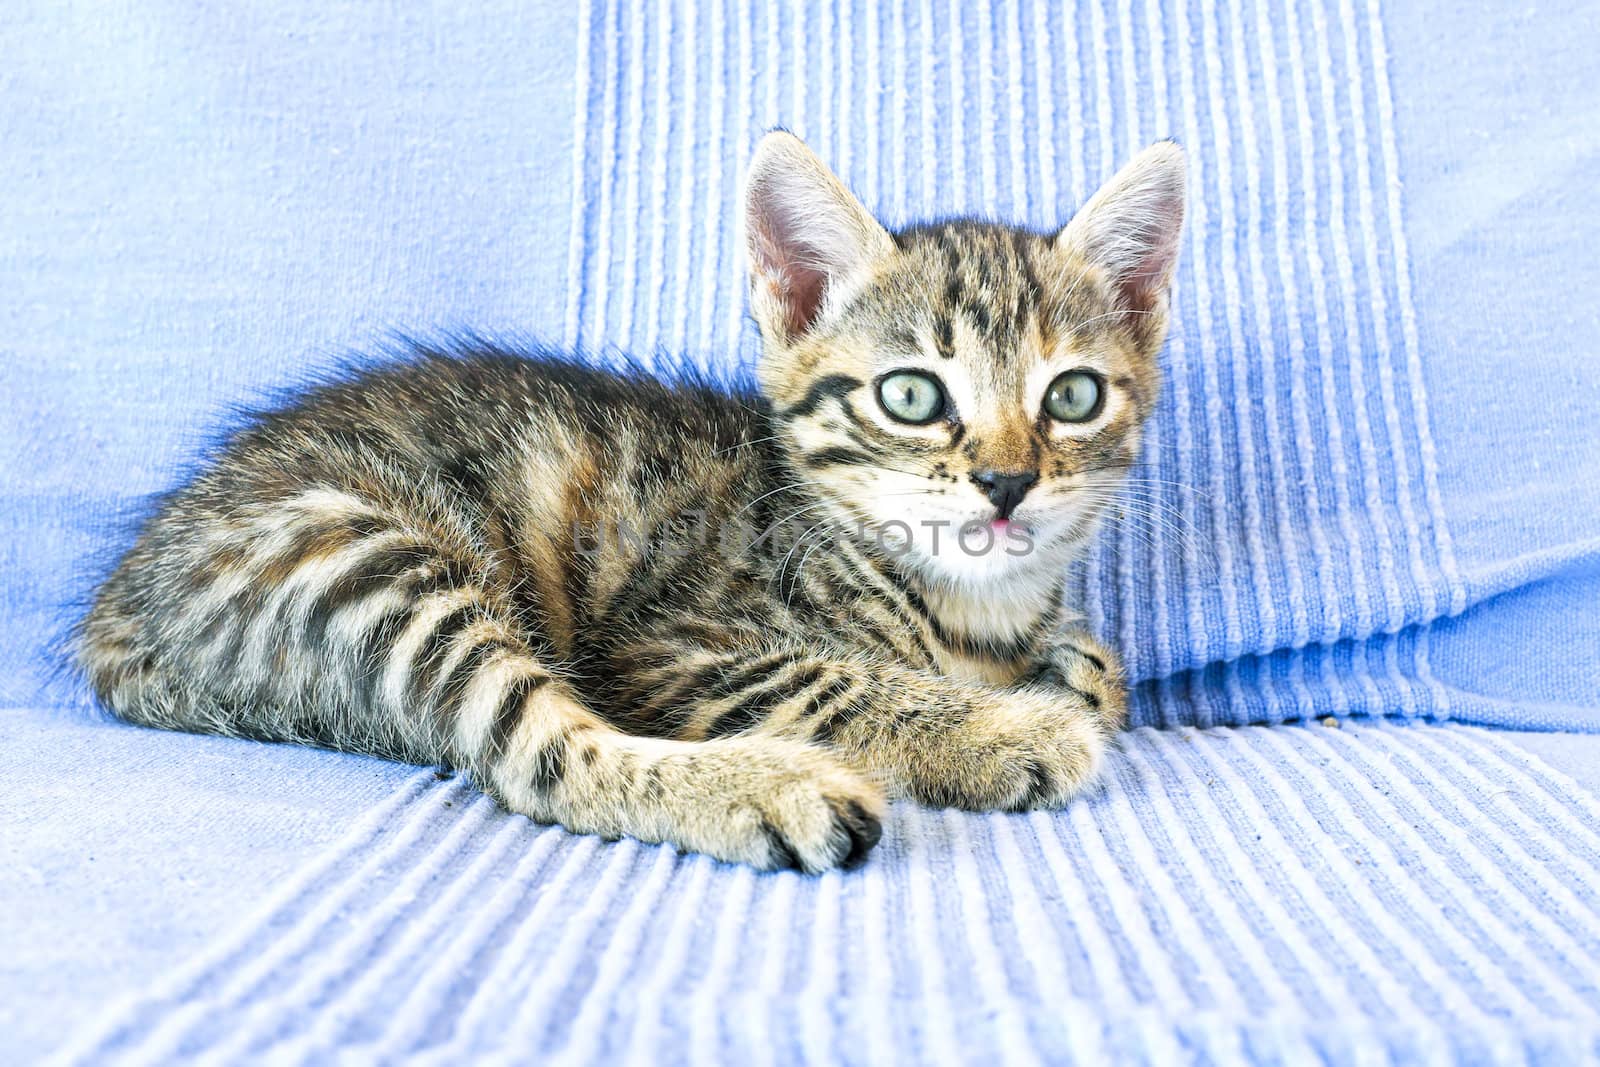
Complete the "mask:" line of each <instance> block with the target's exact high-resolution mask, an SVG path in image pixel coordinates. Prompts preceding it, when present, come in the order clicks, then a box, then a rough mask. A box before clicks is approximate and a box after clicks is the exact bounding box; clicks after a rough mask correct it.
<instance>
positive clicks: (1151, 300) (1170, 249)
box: [1117, 237, 1178, 312]
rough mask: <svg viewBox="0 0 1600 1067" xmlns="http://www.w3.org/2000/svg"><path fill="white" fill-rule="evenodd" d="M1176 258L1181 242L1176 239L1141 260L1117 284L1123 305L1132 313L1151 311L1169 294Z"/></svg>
mask: <svg viewBox="0 0 1600 1067" xmlns="http://www.w3.org/2000/svg"><path fill="white" fill-rule="evenodd" d="M1177 255H1178V241H1177V238H1176V237H1173V238H1170V239H1165V240H1164V241H1163V242H1162V243H1161V244H1158V245H1156V246H1154V247H1152V248H1151V249H1150V251H1149V252H1147V253H1146V254H1145V255H1144V256H1142V257H1140V259H1139V261H1138V263H1136V264H1135V265H1134V267H1133V269H1132V270H1130V271H1129V272H1128V273H1127V274H1125V275H1123V276H1122V277H1121V278H1120V279H1119V280H1118V281H1117V297H1118V299H1119V300H1120V301H1121V303H1122V304H1123V306H1124V307H1126V308H1127V309H1128V310H1130V311H1140V312H1143V311H1149V310H1150V309H1151V308H1152V307H1153V306H1154V305H1155V304H1156V302H1157V301H1158V300H1159V299H1160V297H1161V294H1162V293H1163V292H1165V291H1166V287H1167V280H1168V276H1169V274H1170V273H1171V270H1172V264H1173V262H1174V261H1175V260H1176V259H1177Z"/></svg>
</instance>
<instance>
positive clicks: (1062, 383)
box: [1044, 370, 1100, 422]
mask: <svg viewBox="0 0 1600 1067" xmlns="http://www.w3.org/2000/svg"><path fill="white" fill-rule="evenodd" d="M1044 411H1045V414H1046V415H1049V416H1050V417H1051V418H1052V419H1056V420H1057V421H1059V422H1088V421H1089V420H1090V419H1092V418H1094V417H1095V416H1096V415H1098V414H1100V379H1099V378H1098V377H1097V376H1095V375H1093V374H1090V373H1089V372H1088V371H1083V370H1069V371H1067V373H1065V374H1062V375H1058V376H1057V377H1056V380H1055V381H1053V382H1051V383H1050V388H1049V389H1046V390H1045V393H1044Z"/></svg>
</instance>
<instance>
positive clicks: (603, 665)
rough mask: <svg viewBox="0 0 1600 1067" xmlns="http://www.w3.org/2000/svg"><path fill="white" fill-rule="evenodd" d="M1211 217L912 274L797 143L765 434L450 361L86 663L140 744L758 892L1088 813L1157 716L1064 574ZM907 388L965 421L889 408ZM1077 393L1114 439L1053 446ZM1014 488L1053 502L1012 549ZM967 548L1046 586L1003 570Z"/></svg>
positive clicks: (180, 577)
mask: <svg viewBox="0 0 1600 1067" xmlns="http://www.w3.org/2000/svg"><path fill="white" fill-rule="evenodd" d="M1182 176H1183V170H1182V157H1181V155H1180V154H1179V153H1177V151H1176V149H1174V148H1172V147H1171V146H1157V147H1156V148H1154V149H1151V150H1149V151H1148V152H1146V153H1145V154H1144V155H1142V156H1141V157H1140V158H1139V159H1138V160H1136V161H1135V162H1134V163H1133V164H1131V165H1130V166H1129V167H1128V168H1127V169H1126V170H1125V171H1124V172H1123V173H1122V174H1120V175H1119V176H1118V177H1117V178H1115V179H1113V180H1112V182H1111V183H1110V184H1109V185H1108V186H1107V187H1106V189H1105V190H1103V191H1102V192H1101V193H1100V194H1099V195H1098V196H1097V197H1096V198H1095V199H1094V200H1092V201H1091V202H1090V204H1089V205H1087V206H1086V207H1085V209H1084V210H1083V211H1082V212H1080V213H1079V215H1078V217H1077V218H1076V219H1075V220H1074V221H1073V222H1072V223H1071V224H1069V225H1068V226H1067V227H1066V229H1065V230H1063V231H1062V232H1061V233H1060V234H1058V235H1055V236H1051V237H1046V236H1038V235H1033V234H1029V233H1024V232H1021V231H1016V230H1011V229H1008V228H1004V227H999V226H993V225H987V224H978V223H972V222H955V223H947V224H939V225H933V226H926V227H920V228H916V229H912V230H908V231H905V232H903V233H900V234H898V235H894V236H891V235H889V234H888V233H887V232H886V231H884V230H883V229H882V228H881V227H880V226H879V225H878V224H877V223H876V222H875V221H873V220H872V219H871V218H870V216H868V215H867V213H866V212H865V211H864V210H863V209H862V208H861V207H860V205H859V204H858V203H857V202H856V201H855V200H854V198H853V197H851V196H850V194H849V193H848V192H847V191H845V189H844V187H843V186H842V185H841V184H840V183H839V182H838V180H837V179H836V178H834V177H833V175H832V174H831V173H830V172H828V171H827V169H826V168H825V167H824V166H823V165H822V164H821V163H820V162H819V161H818V160H817V159H816V157H814V156H812V155H811V153H810V152H809V150H807V149H806V148H805V147H804V146H803V145H802V144H801V143H800V142H799V141H797V140H795V139H794V138H792V137H789V136H787V135H785V134H774V135H771V136H769V138H768V139H767V140H766V141H764V142H763V143H762V145H761V146H760V147H759V148H758V151H757V155H756V158H755V160H754V161H753V163H752V167H751V177H750V194H749V205H748V213H747V225H748V234H749V240H750V246H751V258H752V266H753V271H752V281H753V290H752V293H753V295H752V304H753V309H754V311H755V313H756V316H757V319H758V321H759V322H760V324H761V326H762V329H763V334H764V337H765V342H766V352H765V355H764V357H763V361H762V364H761V367H760V380H761V390H760V392H759V393H757V392H744V391H740V390H738V389H723V388H717V387H713V386H711V385H708V384H706V383H703V382H699V381H695V380H687V379H686V380H682V381H674V382H666V381H662V380H659V379H657V378H654V377H651V376H648V375H645V374H643V373H640V372H638V371H622V372H615V371H608V370H601V369H594V368H587V367H583V366H579V365H576V364H574V363H572V362H570V361H567V360H565V359H563V358H561V357H559V356H558V355H554V354H551V353H546V352H512V351H507V350H504V349H501V348H498V347H496V346H493V345H487V344H481V343H476V342H474V343H470V344H465V345H462V346H459V347H457V348H454V349H451V350H441V349H432V348H427V347H419V349H418V350H417V351H416V352H415V353H414V355H413V358H411V359H408V360H406V361H404V362H402V363H399V364H397V365H395V366H391V367H389V368H386V369H381V370H377V371H373V372H369V373H367V374H365V375H362V376H359V377H356V378H353V379H351V380H349V381H346V382H342V383H338V384H333V385H328V386H324V387H321V388H318V389H315V390H312V391H311V392H309V393H308V394H306V395H305V396H303V397H302V398H301V399H300V400H299V401H298V402H297V403H295V404H293V405H291V406H289V407H287V408H285V409H283V410H280V411H277V412H275V413H271V414H268V415H265V416H263V417H261V418H260V419H258V420H257V421H256V422H255V423H254V424H252V425H251V426H250V427H248V428H246V429H245V430H243V431H242V432H240V433H239V434H237V435H236V436H235V437H234V438H233V439H232V440H231V441H230V442H229V444H228V446H227V448H226V449H225V450H224V451H223V453H222V454H221V456H220V457H219V458H218V459H217V461H216V462H215V463H214V464H212V465H211V466H210V467H209V468H207V469H206V470H204V471H203V472H202V473H201V474H199V475H198V476H197V477H196V478H195V479H194V480H193V481H192V482H190V483H189V484H188V485H186V486H184V487H183V488H181V489H180V490H178V491H177V492H176V493H175V494H174V495H173V496H172V497H171V498H170V499H169V501H168V502H167V503H166V505H165V506H164V507H163V509H162V510H161V511H160V513H159V514H158V515H157V516H156V517H155V518H154V519H153V520H152V521H151V522H150V523H149V524H148V526H147V527H146V529H145V530H144V532H143V533H142V535H141V537H140V539H139V541H138V542H137V544H136V545H135V547H134V548H133V549H132V551H131V552H130V553H129V554H128V556H127V557H126V558H125V559H124V560H123V562H122V564H121V566H120V567H119V568H118V570H117V571H116V573H115V574H114V575H113V576H112V577H111V579H110V580H109V581H108V582H107V583H106V585H105V586H104V587H103V588H102V589H101V591H100V593H99V596H98V598H97V600H96V602H95V604H94V607H93V609H92V610H91V613H90V615H89V616H88V618H87V619H86V621H85V623H84V626H83V630H82V639H81V642H80V658H81V660H82V663H83V665H84V667H85V669H86V671H87V673H88V674H89V676H90V678H91V680H92V681H93V684H94V685H95V687H96V690H97V692H98V693H99V695H100V696H101V698H102V700H103V701H104V702H105V703H106V704H108V705H109V706H110V707H111V708H113V709H114V710H116V711H117V712H118V713H119V714H121V715H123V716H124V717H126V718H128V719H130V720H133V721H137V722H142V723H147V724H150V725H154V726H160V727H166V728H173V729H187V730H202V731H210V732H217V733H225V734H236V735H241V736H249V737H258V738H265V739H272V740H283V741H294V742H302V743H310V744H320V745H326V746H331V747H336V748H342V749H348V750H354V751H361V752H368V753H373V754H377V755H381V756H385V757H389V758H394V759H401V760H410V761H416V762H424V763H430V762H440V763H444V764H447V765H450V766H454V767H461V768H465V769H468V770H470V771H471V772H472V773H473V775H474V777H475V778H476V780H477V781H479V782H480V783H481V784H482V785H483V787H484V788H485V789H486V790H487V791H489V792H490V793H492V794H493V795H494V796H495V797H496V798H497V799H499V800H500V801H501V802H502V803H503V804H505V805H506V806H507V807H509V808H511V809H512V810H515V811H519V812H523V813H526V814H528V815H530V816H532V817H534V818H536V819H540V820H543V821H550V822H559V823H561V824H563V825H565V826H567V827H568V828H570V829H572V830H575V831H578V832H587V833H598V834H603V835H607V836H620V835H630V836H634V837H637V838H640V839H643V840H647V841H662V840H666V841H672V842H674V843H677V844H679V845H681V846H683V847H685V848H689V849H695V850H701V851H705V852H708V853H711V854H713V855H715V856H718V857H721V858H725V859H729V860H734V861H741V862H745V863H750V864H753V865H756V866H758V867H780V866H792V867H798V868H801V869H805V870H821V869H825V868H827V867H831V866H835V865H840V864H846V865H848V864H852V863H855V862H859V861H860V860H861V859H863V858H864V857H865V855H866V854H867V852H868V851H869V850H870V849H871V848H872V847H873V845H874V844H875V843H876V842H877V840H878V837H879V832H880V831H879V824H880V819H881V817H882V812H883V792H884V790H885V789H887V790H889V791H892V792H894V793H896V794H901V795H907V796H911V797H914V798H916V799H919V800H922V801H924V802H927V803H931V804H937V805H953V806H959V807H964V808H973V809H993V808H1005V809H1021V808H1029V807H1036V806H1053V805H1058V804H1060V803H1062V802H1064V801H1065V800H1067V799H1068V798H1069V797H1070V796H1072V795H1073V794H1074V793H1075V792H1076V791H1078V790H1079V789H1080V788H1081V787H1082V786H1083V784H1084V783H1085V782H1087V781H1088V780H1089V779H1090V778H1091V777H1092V776H1093V774H1094V772H1095V770H1096V768H1097V766H1098V764H1099V761H1100V755H1101V753H1102V751H1103V748H1104V746H1105V743H1106V740H1107V738H1108V736H1109V735H1110V734H1111V732H1113V731H1114V730H1116V729H1118V728H1119V727H1120V725H1121V724H1122V720H1123V716H1124V713H1125V711H1124V709H1125V693H1124V688H1123V681H1122V674H1121V668H1120V665H1119V664H1118V662H1117V660H1116V659H1115V657H1114V656H1113V655H1112V654H1111V653H1110V652H1109V651H1108V650H1106V649H1104V648H1102V647H1101V646H1099V645H1098V644H1097V643H1095V642H1094V641H1093V639H1092V638H1090V637H1088V636H1087V634H1085V633H1083V632H1082V631H1081V630H1080V629H1077V628H1076V627H1075V625H1074V624H1073V618H1072V616H1071V615H1070V613H1068V612H1066V611H1064V609H1063V604H1062V574H1063V568H1064V566H1065V564H1066V563H1067V562H1069V561H1070V560H1071V559H1072V558H1073V557H1074V555H1075V554H1076V553H1077V552H1079V551H1080V550H1081V548H1082V546H1083V545H1084V544H1085V543H1086V540H1087V538H1088V537H1089V534H1090V532H1091V530H1092V529H1093V525H1094V522H1095V519H1096V517H1097V515H1098V513H1099V511H1100V509H1101V508H1102V507H1103V505H1104V503H1105V502H1106V500H1107V499H1108V497H1107V495H1106V494H1107V493H1108V492H1109V491H1110V490H1111V489H1113V488H1114V487H1115V485H1116V484H1117V482H1118V480H1119V478H1120V474H1121V471H1122V470H1123V469H1125V468H1126V466H1127V465H1128V464H1129V463H1130V462H1131V461H1132V458H1133V456H1134V455H1135V453H1136V450H1137V447H1138V443H1139V431H1140V428H1141V426H1142V425H1143V422H1144V420H1145V418H1146V417H1147V415H1148V414H1149V411H1150V408H1151V405H1152V404H1153V403H1154V399H1155V394H1156V389H1157V383H1158V374H1157V369H1156V365H1155V356H1156V352H1157V350H1158V349H1159V347H1160V344H1161V340H1162V337H1163V335H1164V331H1165V317H1166V288H1167V284H1168V279H1169V277H1170V272H1171V266H1172V259H1173V257H1174V255H1175V252H1176V247H1177V234H1178V227H1179V225H1180V223H1181V216H1182ZM904 368H917V369H921V370H923V371H925V372H928V373H935V374H937V375H938V376H939V378H940V379H941V380H942V381H943V383H944V389H945V391H946V393H947V395H948V398H949V401H950V403H949V405H948V407H947V410H946V411H945V413H944V414H943V416H942V417H941V418H939V419H938V420H936V421H934V422H932V423H929V424H927V425H921V426H911V425H907V424H904V423H898V422H896V421H895V420H894V419H892V418H890V417H889V415H888V414H887V412H886V410H885V409H884V408H883V407H882V406H881V405H880V404H879V403H878V401H877V398H876V394H875V387H874V383H875V382H876V381H878V380H879V379H881V378H882V377H883V375H884V374H886V373H888V372H890V371H893V370H896V369H904ZM1076 369H1082V370H1086V371H1090V372H1092V373H1094V374H1095V375H1097V376H1098V378H1099V380H1100V381H1101V382H1102V383H1103V384H1102V387H1101V388H1102V390H1103V397H1104V399H1103V401H1102V403H1101V405H1100V407H1099V408H1098V409H1097V413H1096V414H1095V416H1094V417H1093V418H1091V419H1089V420H1088V421H1085V422H1083V423H1073V424H1068V423H1062V422H1059V421H1055V420H1052V419H1051V418H1049V417H1048V416H1047V415H1045V414H1043V412H1042V409H1041V403H1042V397H1043V394H1044V391H1045V389H1046V388H1047V387H1048V386H1049V383H1050V382H1051V381H1052V380H1053V379H1054V378H1055V376H1056V375H1058V374H1060V373H1062V372H1063V371H1065V370H1076ZM986 471H1026V472H1028V473H1029V474H1030V476H1031V477H1032V478H1033V479H1034V481H1033V482H1032V484H1031V488H1029V489H1027V490H1026V492H1025V494H1024V495H1023V496H1022V498H1021V503H1020V504H1017V505H1016V509H1015V512H1014V513H1010V512H1008V513H1007V514H1008V515H1009V517H1010V521H1011V526H1010V527H996V526H992V525H990V520H992V519H994V518H995V517H996V515H997V514H998V513H997V511H996V505H995V503H994V500H995V499H997V498H995V497H993V496H991V495H989V492H988V490H987V489H985V487H984V485H982V484H977V483H975V481H974V479H975V478H978V477H979V476H980V475H982V474H983V473H984V472H986ZM937 522H945V523H948V524H950V525H948V526H946V527H944V530H945V533H946V537H947V541H946V544H945V548H944V550H943V551H940V550H939V549H938V548H937V547H936V546H935V545H934V544H932V543H931V542H930V539H929V535H930V534H932V533H934V532H935V528H934V527H933V526H929V525H927V524H928V523H937ZM895 523H903V524H904V525H905V527H906V530H907V534H908V536H907V537H906V538H905V539H904V540H903V541H897V540H896V536H895V535H894V532H893V530H892V529H891V527H892V526H893V524H895ZM962 523H975V524H977V525H978V526H980V527H982V528H985V529H988V530H990V532H991V534H992V533H993V532H994V531H996V530H1000V531H1002V532H1011V533H1015V532H1016V531H1017V530H1021V531H1024V532H1025V533H1026V534H1027V536H1028V542H1029V545H1030V550H1029V551H1026V552H1023V553H1018V554H1015V555H1013V554H1010V553H1007V552H1005V551H1002V547H1003V546H1001V545H999V544H995V545H994V546H993V547H992V550H991V551H988V552H986V553H981V554H979V555H976V556H974V555H971V554H969V553H968V552H967V551H964V550H961V549H956V548H954V546H952V544H951V543H950V540H948V539H951V538H953V537H954V536H955V529H956V527H957V526H958V525H960V524H962ZM746 530H747V531H751V532H753V533H754V534H755V536H754V537H753V538H752V539H749V540H739V541H735V542H733V543H730V542H729V541H728V539H727V536H726V535H727V534H728V533H730V532H732V531H746ZM713 533H714V534H715V536H712V534H713ZM886 534H887V535H888V536H887V537H886V536H885V535H886Z"/></svg>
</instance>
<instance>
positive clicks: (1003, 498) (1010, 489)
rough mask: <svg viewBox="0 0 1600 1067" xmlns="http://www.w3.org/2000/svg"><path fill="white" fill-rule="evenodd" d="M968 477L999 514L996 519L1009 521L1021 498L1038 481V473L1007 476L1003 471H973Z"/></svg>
mask: <svg viewBox="0 0 1600 1067" xmlns="http://www.w3.org/2000/svg"><path fill="white" fill-rule="evenodd" d="M970 477H971V478H972V480H973V482H974V483H976V484H977V486H978V488H979V489H980V490H982V492H983V495H984V496H986V497H988V498H989V503H991V504H993V505H994V506H995V509H996V510H997V511H998V512H999V513H1000V514H999V515H998V516H996V517H997V518H1001V519H1009V518H1010V517H1011V512H1012V511H1014V510H1016V506H1017V505H1018V504H1020V503H1022V498H1023V497H1025V496H1027V495H1028V490H1029V489H1032V488H1033V483H1035V482H1037V481H1038V480H1039V472H1038V471H1016V472H1013V473H1009V474H1008V473H1005V472H1003V471H973V472H972V474H971V476H970Z"/></svg>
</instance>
